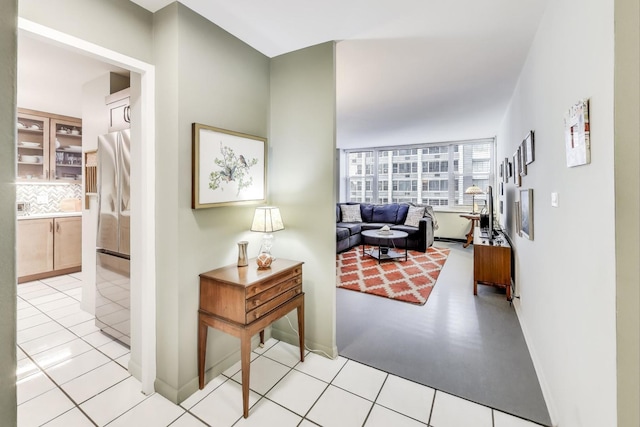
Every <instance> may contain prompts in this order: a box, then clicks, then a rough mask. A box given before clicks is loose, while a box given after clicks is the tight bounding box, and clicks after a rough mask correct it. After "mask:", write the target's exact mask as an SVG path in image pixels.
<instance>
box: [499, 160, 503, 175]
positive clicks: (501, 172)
mask: <svg viewBox="0 0 640 427" xmlns="http://www.w3.org/2000/svg"><path fill="white" fill-rule="evenodd" d="M499 176H500V178H501V179H504V164H502V163H500V172H499Z"/></svg>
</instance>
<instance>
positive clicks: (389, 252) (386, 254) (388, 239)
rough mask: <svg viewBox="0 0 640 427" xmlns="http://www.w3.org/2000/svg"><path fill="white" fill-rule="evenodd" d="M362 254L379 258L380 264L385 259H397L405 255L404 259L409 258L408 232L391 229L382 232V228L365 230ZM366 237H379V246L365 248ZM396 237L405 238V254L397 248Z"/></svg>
mask: <svg viewBox="0 0 640 427" xmlns="http://www.w3.org/2000/svg"><path fill="white" fill-rule="evenodd" d="M361 234H362V236H363V239H362V256H363V257H364V256H365V254H366V255H369V256H370V257H373V258H375V259H377V260H378V264H380V261H383V260H389V259H390V260H395V259H399V258H403V257H404V261H406V260H407V255H408V252H407V237H409V234H407V233H406V232H404V231H398V230H390V231H389V232H387V233H381V232H380V230H365V231H363V232H362V233H361ZM364 237H371V238H373V239H377V241H378V244H377V248H375V247H374V248H371V249H369V250H365V243H364ZM394 239H404V254H403V253H402V252H399V251H398V250H397V248H396V244H395V242H394V241H393V240H394Z"/></svg>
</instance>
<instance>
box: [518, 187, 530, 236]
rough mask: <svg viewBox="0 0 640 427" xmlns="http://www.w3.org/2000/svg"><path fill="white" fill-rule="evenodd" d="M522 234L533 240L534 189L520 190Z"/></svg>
mask: <svg viewBox="0 0 640 427" xmlns="http://www.w3.org/2000/svg"><path fill="white" fill-rule="evenodd" d="M520 234H521V236H522V237H524V238H526V239H529V240H533V189H532V188H527V189H521V190H520Z"/></svg>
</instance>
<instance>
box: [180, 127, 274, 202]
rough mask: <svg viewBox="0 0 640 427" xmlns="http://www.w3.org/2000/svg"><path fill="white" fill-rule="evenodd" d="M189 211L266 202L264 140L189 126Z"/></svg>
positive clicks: (214, 129) (231, 132)
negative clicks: (190, 165) (190, 135)
mask: <svg viewBox="0 0 640 427" xmlns="http://www.w3.org/2000/svg"><path fill="white" fill-rule="evenodd" d="M191 130H192V144H193V147H192V153H191V161H192V162H191V163H192V170H191V172H192V176H191V208H192V209H201V208H211V207H217V206H229V205H241V204H254V203H264V202H266V190H267V165H266V159H267V155H266V154H267V140H266V138H261V137H258V136H253V135H246V134H243V133H239V132H233V131H229V130H225V129H220V128H216V127H213V126H207V125H202V124H199V123H193V124H192V129H191Z"/></svg>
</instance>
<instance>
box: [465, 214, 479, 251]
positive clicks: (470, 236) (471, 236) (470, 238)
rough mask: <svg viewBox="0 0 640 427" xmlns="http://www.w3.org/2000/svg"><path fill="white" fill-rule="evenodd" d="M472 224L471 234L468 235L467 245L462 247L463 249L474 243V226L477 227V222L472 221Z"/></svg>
mask: <svg viewBox="0 0 640 427" xmlns="http://www.w3.org/2000/svg"><path fill="white" fill-rule="evenodd" d="M470 222H471V227H469V232H468V233H467V243H465V244H464V245H462V247H463V248H467V247H469V245H470V244H471V242H473V229H474V228H475V227H474V226H475V225H476V221H475V220H474V219H472V220H470Z"/></svg>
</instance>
